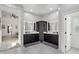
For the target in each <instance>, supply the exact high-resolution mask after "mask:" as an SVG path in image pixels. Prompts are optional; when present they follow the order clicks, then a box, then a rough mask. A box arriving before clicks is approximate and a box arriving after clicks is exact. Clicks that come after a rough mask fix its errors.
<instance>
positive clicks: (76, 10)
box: [62, 9, 79, 53]
mask: <svg viewBox="0 0 79 59" xmlns="http://www.w3.org/2000/svg"><path fill="white" fill-rule="evenodd" d="M76 12H79V9H75V10H72V11H68V12H65V13H63V14H62V18H63V20H64V16H66V15H70V14H73V13H76ZM63 25H64V24H63ZM71 26H72V25H71ZM64 27H65V25H64ZM64 33H65V30H64ZM63 35H64V41H65V43H66V40H65V34H63ZM65 43H64V44H63V45H64V47H62V48H65ZM63 52H64V53H66V52H67V51H66V49H64V51H63Z"/></svg>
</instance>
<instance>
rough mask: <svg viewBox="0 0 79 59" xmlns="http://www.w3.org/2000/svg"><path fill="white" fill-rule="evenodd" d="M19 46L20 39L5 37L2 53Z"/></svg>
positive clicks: (1, 48)
mask: <svg viewBox="0 0 79 59" xmlns="http://www.w3.org/2000/svg"><path fill="white" fill-rule="evenodd" d="M16 44H18V38H16V37H3V38H2V43H1V46H0V51H2V50H6V49H10V48H12V47H14V46H16Z"/></svg>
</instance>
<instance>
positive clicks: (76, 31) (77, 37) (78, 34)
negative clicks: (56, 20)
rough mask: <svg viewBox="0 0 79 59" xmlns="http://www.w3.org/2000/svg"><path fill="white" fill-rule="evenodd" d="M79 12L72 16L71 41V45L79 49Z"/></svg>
mask: <svg viewBox="0 0 79 59" xmlns="http://www.w3.org/2000/svg"><path fill="white" fill-rule="evenodd" d="M78 14H79V13H78V12H77V13H76V15H75V16H72V23H73V24H72V25H73V26H72V42H71V47H73V48H77V49H79V15H78Z"/></svg>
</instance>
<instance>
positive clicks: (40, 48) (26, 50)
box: [0, 43, 61, 54]
mask: <svg viewBox="0 0 79 59" xmlns="http://www.w3.org/2000/svg"><path fill="white" fill-rule="evenodd" d="M0 53H2V54H61V52H60V51H58V50H57V49H55V48H52V47H50V46H47V45H45V44H42V43H40V44H37V45H33V46H29V47H18V48H14V49H10V50H6V51H3V52H0Z"/></svg>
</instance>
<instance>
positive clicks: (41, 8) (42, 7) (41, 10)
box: [22, 4, 79, 14]
mask: <svg viewBox="0 0 79 59" xmlns="http://www.w3.org/2000/svg"><path fill="white" fill-rule="evenodd" d="M22 6H23V7H24V10H25V11H26V12H31V13H35V14H45V13H50V12H51V11H54V10H56V9H58V8H59V6H60V8H61V9H62V11H64V12H66V11H70V10H73V9H78V8H79V7H78V6H79V4H23V5H22Z"/></svg>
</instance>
